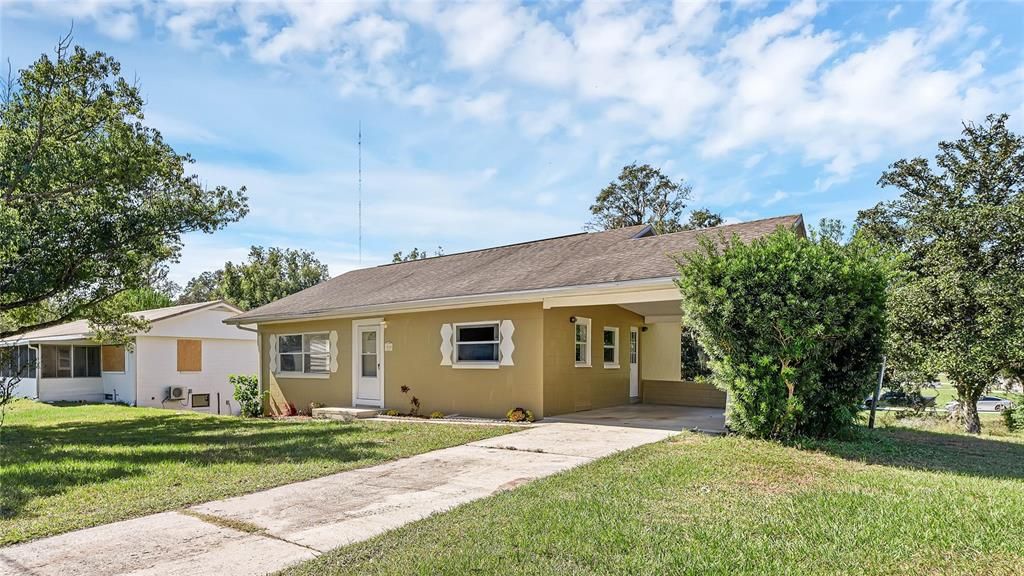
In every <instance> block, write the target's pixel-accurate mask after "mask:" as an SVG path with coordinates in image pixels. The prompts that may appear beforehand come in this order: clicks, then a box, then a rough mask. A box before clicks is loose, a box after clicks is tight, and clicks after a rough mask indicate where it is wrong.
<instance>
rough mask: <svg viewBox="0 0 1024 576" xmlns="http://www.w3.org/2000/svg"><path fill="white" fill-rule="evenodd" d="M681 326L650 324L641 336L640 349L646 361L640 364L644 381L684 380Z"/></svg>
mask: <svg viewBox="0 0 1024 576" xmlns="http://www.w3.org/2000/svg"><path fill="white" fill-rule="evenodd" d="M681 330H682V327H681V326H680V324H678V323H675V322H661V323H657V324H649V325H648V326H647V331H646V332H644V333H642V334H641V335H640V347H641V350H643V354H644V359H643V361H642V362H641V363H640V377H641V378H642V379H643V380H667V381H674V382H679V381H680V380H682V375H681V373H680V372H681V370H680V368H681V366H680V364H679V333H680V331H681Z"/></svg>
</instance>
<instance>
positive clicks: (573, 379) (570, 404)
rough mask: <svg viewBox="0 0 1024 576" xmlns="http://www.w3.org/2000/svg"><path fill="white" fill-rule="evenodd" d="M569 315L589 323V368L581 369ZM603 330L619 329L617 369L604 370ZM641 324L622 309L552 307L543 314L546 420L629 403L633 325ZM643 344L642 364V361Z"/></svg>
mask: <svg viewBox="0 0 1024 576" xmlns="http://www.w3.org/2000/svg"><path fill="white" fill-rule="evenodd" d="M570 316H576V317H586V318H590V320H591V337H590V347H591V349H590V356H591V365H590V367H589V368H577V367H576V358H575V336H576V332H575V328H574V326H573V324H572V323H570V322H569V317H570ZM605 326H617V327H618V328H619V367H618V368H605V367H604V363H603V361H602V350H603V349H602V345H601V343H602V336H603V330H604V327H605ZM630 326H636V327H638V328H639V327H641V326H643V317H642V316H639V315H637V314H634V313H633V312H630V311H629V310H626V309H625V308H621V307H619V306H581V307H572V308H551V309H548V310H545V311H544V413H545V414H546V415H548V416H552V415H555V414H565V413H567V412H575V411H578V410H590V409H594V408H604V407H608V406H615V405H618V404H625V403H627V402H629V327H630ZM644 353H645V352H644V349H643V341H642V340H641V342H640V358H639V360H640V363H641V365H642V364H643V358H644Z"/></svg>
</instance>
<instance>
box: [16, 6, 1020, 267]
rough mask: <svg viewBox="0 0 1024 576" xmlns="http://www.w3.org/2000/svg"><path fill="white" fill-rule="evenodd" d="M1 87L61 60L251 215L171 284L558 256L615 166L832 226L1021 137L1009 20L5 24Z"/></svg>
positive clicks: (732, 214)
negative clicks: (531, 244) (916, 159)
mask: <svg viewBox="0 0 1024 576" xmlns="http://www.w3.org/2000/svg"><path fill="white" fill-rule="evenodd" d="M0 10H2V12H0V35H2V38H0V48H2V52H3V58H4V59H10V61H11V63H12V65H13V66H14V67H15V68H16V69H17V68H21V67H24V66H26V65H28V64H29V63H31V61H33V60H34V59H35V58H37V57H38V56H39V54H40V53H42V52H47V51H50V50H51V49H52V47H53V45H54V44H55V43H56V41H57V39H58V37H59V36H60V35H61V34H62V33H65V32H66V31H67V30H68V27H69V26H70V24H71V22H72V21H74V26H75V40H76V42H77V43H79V44H81V45H83V46H85V47H87V48H89V49H93V50H103V51H105V52H108V53H110V54H112V55H113V56H115V57H116V58H117V59H118V60H120V61H121V63H122V64H123V70H122V72H123V74H124V75H125V76H126V77H129V78H132V77H137V78H138V81H139V83H140V85H141V87H142V89H143V92H144V95H145V97H146V99H147V108H146V119H147V122H148V123H149V124H150V125H152V126H154V127H155V128H158V129H159V130H161V131H162V132H163V134H164V135H165V137H166V138H167V140H168V141H169V142H171V143H172V144H173V145H174V147H175V148H176V149H177V150H178V151H179V152H190V153H191V154H192V155H193V156H194V157H195V158H196V159H197V164H196V166H195V170H196V172H197V173H198V174H199V175H200V176H201V177H202V178H203V179H204V180H205V181H206V182H207V183H208V184H209V185H211V186H213V185H219V184H224V185H228V186H239V185H243V184H244V185H246V186H247V187H248V190H249V197H250V201H249V202H250V208H251V213H250V214H249V216H248V217H246V219H245V220H244V221H242V222H240V223H237V224H234V225H232V226H230V227H229V228H227V229H226V230H224V231H221V232H218V233H217V234H215V235H212V236H209V235H201V234H200V235H191V236H189V237H187V238H186V246H185V249H184V251H183V253H182V258H181V262H180V263H178V264H175V265H174V266H173V267H172V270H171V275H172V278H173V279H174V280H176V281H178V282H179V283H182V284H184V282H186V281H187V280H188V279H189V278H190V277H192V276H193V275H195V274H197V273H199V272H201V271H203V270H206V269H214V268H217V267H220V266H221V265H222V264H223V262H224V261H225V260H228V259H231V260H235V261H238V260H241V259H243V258H244V256H245V254H246V252H247V249H248V246H249V245H251V244H261V245H264V246H282V247H291V248H304V249H308V250H312V251H314V252H316V254H317V255H318V256H319V257H320V259H321V260H323V261H324V262H326V263H327V264H328V265H329V267H330V270H331V273H332V275H336V274H339V273H341V272H344V271H347V270H350V269H352V268H355V267H358V266H360V258H359V251H358V245H357V238H358V232H357V226H356V219H357V218H356V213H357V211H356V196H357V194H356V166H357V155H356V132H357V125H358V123H359V122H362V126H363V181H364V184H363V239H364V240H363V252H362V265H371V264H378V263H382V262H387V261H389V260H390V255H391V254H392V253H393V252H394V251H396V250H408V249H409V248H411V247H413V246H418V247H420V248H424V247H427V248H433V247H435V246H438V245H441V246H443V247H444V249H445V251H447V252H455V251H461V250H467V249H474V248H482V247H487V246H493V245H497V244H504V243H509V242H517V241H524V240H531V239H536V238H542V237H547V236H553V235H558V234H566V233H572V232H577V231H580V229H581V227H582V226H583V224H584V223H585V222H586V221H587V220H588V217H589V210H588V208H589V205H590V203H591V201H592V200H593V197H594V195H595V194H596V193H597V192H598V190H600V189H601V187H602V186H604V185H605V184H606V183H608V182H609V181H610V180H612V179H613V178H614V177H615V175H616V174H617V173H618V171H619V169H620V168H621V167H622V166H623V165H624V164H627V163H629V162H633V161H637V162H647V163H650V164H652V165H655V166H658V167H660V168H661V169H662V170H663V171H665V172H666V173H667V174H669V175H670V176H672V177H673V178H682V179H685V180H686V181H687V182H689V183H690V184H691V185H692V186H693V191H694V193H693V198H692V199H691V201H690V203H689V204H690V207H691V208H696V207H708V208H711V209H712V210H715V211H717V212H720V213H721V214H722V215H723V216H725V217H726V218H727V219H728V220H730V221H740V220H749V219H754V218H759V217H766V216H772V215H778V214H788V213H795V212H800V213H803V214H804V215H805V217H806V219H807V221H808V222H816V221H817V220H818V219H820V218H822V217H836V218H841V219H843V220H845V221H847V222H851V221H852V219H853V217H854V216H855V215H856V212H857V210H859V209H862V208H866V207H869V206H871V205H873V204H874V203H875V202H877V201H879V200H881V199H885V198H888V197H891V196H893V195H894V194H895V191H892V190H880V189H879V188H878V187H877V186H876V184H875V182H876V181H877V179H878V176H879V174H880V173H881V171H882V170H883V169H884V167H885V166H886V165H888V164H889V163H891V162H892V161H894V160H896V159H898V158H902V157H909V156H915V155H927V156H931V155H933V153H934V150H935V144H936V142H937V141H938V140H940V139H946V138H952V137H955V136H956V135H957V133H958V132H959V127H960V122H961V121H963V120H973V121H980V120H981V119H983V118H984V116H985V115H986V114H988V113H993V112H1009V113H1011V114H1012V115H1013V119H1012V125H1013V126H1014V128H1015V129H1016V130H1020V129H1021V128H1022V126H1024V4H1022V3H1020V2H984V3H979V4H968V3H962V2H941V3H924V2H902V3H896V2H892V3H881V2H832V3H825V2H809V1H804V0H797V1H796V2H793V3H769V2H758V1H752V2H751V1H746V2H737V3H730V4H708V3H701V2H675V3H672V2H665V3H650V2H645V3H613V2H594V3H582V4H580V3H564V2H533V3H525V4H521V3H514V2H509V3H503V2H486V3H460V4H452V3H441V2H438V3H433V2H426V1H421V2H359V3H341V2H324V3H287V2H267V3H235V2H228V1H219V2H194V1H187V2H186V1H177V2H170V3H154V2H102V1H84V2H78V3H59V2H36V3H24V2H9V1H8V0H0Z"/></svg>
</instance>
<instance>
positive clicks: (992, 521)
mask: <svg viewBox="0 0 1024 576" xmlns="http://www.w3.org/2000/svg"><path fill="white" fill-rule="evenodd" d="M995 422H996V421H995V420H993V421H992V422H990V423H989V424H990V426H989V427H990V429H992V431H993V433H999V430H998V428H997V425H996V423H995ZM908 423H909V422H908V421H906V420H904V421H901V424H902V425H900V426H897V425H895V422H893V423H892V424H893V425H892V426H890V427H886V428H883V429H878V430H874V431H869V430H866V429H860V430H859V432H858V433H857V434H856V435H855V437H854V438H852V439H850V440H847V441H829V442H806V443H803V444H802V445H799V446H792V445H791V446H784V445H780V444H777V443H771V442H762V441H753V440H746V439H743V438H738V437H721V438H716V437H709V436H702V435H696V434H682V435H680V436H678V437H676V438H674V439H671V440H669V441H665V442H660V443H657V444H652V445H648V446H644V447H641V448H637V449H634V450H630V451H627V452H623V453H620V454H618V455H615V456H612V457H610V458H606V459H603V460H599V461H596V462H593V463H591V464H588V465H586V466H583V467H580V468H576V469H573V470H570V471H567V472H565V473H562V474H558V475H556V476H552V477H549V478H546V479H543V480H539V481H537V482H534V483H531V484H528V485H526V486H523V487H520V488H518V489H516V490H514V491H511V492H503V493H500V494H497V495H495V496H492V497H490V498H487V499H484V500H480V501H477V502H474V503H470V504H467V505H465V506H462V507H459V508H456V509H455V510H452V511H450V512H448V513H445V514H441V515H436V516H432V517H430V518H427V519H425V520H422V521H420V522H416V523H414V524H410V525H408V526H406V527H404V528H401V529H399V530H395V531H392V532H389V533H386V534H383V535H381V536H378V537H376V538H373V539H371V540H368V541H366V542H362V543H359V544H355V545H352V546H347V547H344V548H339V549H337V550H335V551H332V552H329V553H327V554H325V555H323V556H321V557H319V558H317V559H315V560H312V561H309V562H307V563H304V564H300V565H298V566H296V567H294V568H292V569H289V570H286V571H285V572H284V574H285V575H287V576H300V575H313V574H317V575H319V574H494V573H515V574H849V573H856V574H898V575H905V574H936V575H937V574H951V575H957V574H991V575H1001V574H1006V575H1009V574H1020V573H1021V570H1022V567H1024V547H1022V546H1021V534H1024V436H1022V435H1020V434H1017V435H1010V434H1009V433H1007V432H1006V431H1005V429H1004V430H1003V431H1002V433H1004V434H1005V435H1004V436H1002V437H998V436H993V435H988V436H982V437H970V436H966V435H962V434H958V433H948V432H945V431H944V430H946V426H947V425H946V424H945V423H944V421H942V420H940V419H934V418H933V419H925V420H922V421H920V422H917V423H916V424H917V425H918V426H919V427H917V428H911V427H907V426H905V424H908Z"/></svg>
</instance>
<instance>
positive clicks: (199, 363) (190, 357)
mask: <svg viewBox="0 0 1024 576" xmlns="http://www.w3.org/2000/svg"><path fill="white" fill-rule="evenodd" d="M202 371H203V341H202V340H178V372H202Z"/></svg>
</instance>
